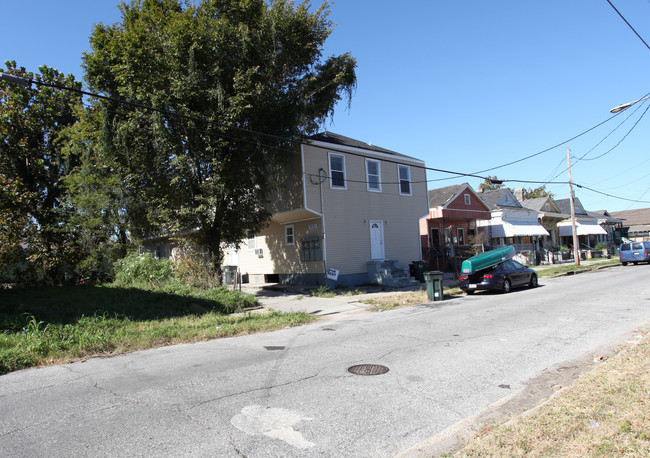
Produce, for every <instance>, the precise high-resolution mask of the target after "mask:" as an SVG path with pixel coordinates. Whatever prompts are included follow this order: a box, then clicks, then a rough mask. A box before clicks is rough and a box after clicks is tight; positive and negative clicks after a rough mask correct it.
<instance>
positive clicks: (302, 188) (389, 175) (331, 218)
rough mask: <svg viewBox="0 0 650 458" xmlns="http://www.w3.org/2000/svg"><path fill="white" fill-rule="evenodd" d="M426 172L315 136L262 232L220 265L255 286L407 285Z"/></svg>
mask: <svg viewBox="0 0 650 458" xmlns="http://www.w3.org/2000/svg"><path fill="white" fill-rule="evenodd" d="M424 165H425V164H424V162H423V161H421V160H419V159H416V158H413V157H410V156H405V155H403V154H399V153H396V152H394V151H390V150H387V149H385V148H380V147H377V146H374V145H371V144H368V143H364V142H361V141H358V140H354V139H352V138H348V137H344V136H341V135H337V134H334V133H331V132H325V133H322V134H319V135H316V136H313V137H311V138H310V139H309V140H308V141H305V142H304V143H303V144H302V146H301V148H300V151H297V152H296V153H295V154H294V156H293V160H292V162H291V164H288V165H287V177H286V186H283V189H282V191H281V192H280V193H278V195H277V196H275V197H274V199H273V202H272V208H271V210H272V217H271V219H270V221H269V223H268V225H267V227H266V228H265V229H263V230H262V231H261V232H259V233H257V234H250V235H249V237H248V238H247V239H246V240H244V241H243V242H242V244H240V245H239V246H232V247H229V251H228V253H227V255H226V259H225V261H224V264H225V265H230V266H236V267H237V268H238V269H239V271H240V272H241V273H242V274H243V276H244V278H245V279H247V280H248V281H249V282H252V283H260V282H280V283H306V284H321V285H322V284H328V285H330V286H335V285H359V284H364V283H381V284H388V285H401V284H404V282H406V281H408V278H407V277H408V274H407V272H408V266H409V264H410V263H412V262H413V261H419V260H421V259H422V257H421V248H420V237H419V230H418V220H419V219H420V218H421V217H422V215H424V214H426V213H427V211H428V206H427V193H426V176H425V169H424ZM405 277H406V278H405Z"/></svg>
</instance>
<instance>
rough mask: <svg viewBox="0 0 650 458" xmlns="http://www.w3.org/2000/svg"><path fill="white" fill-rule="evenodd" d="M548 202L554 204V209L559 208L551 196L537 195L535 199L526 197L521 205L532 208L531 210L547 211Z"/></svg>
mask: <svg viewBox="0 0 650 458" xmlns="http://www.w3.org/2000/svg"><path fill="white" fill-rule="evenodd" d="M547 202H550V203H551V204H552V208H553V209H557V206H556V205H555V204H553V201H552V200H551V198H550V197H536V198H534V199H524V200H522V201H521V206H522V207H526V208H530V209H531V210H537V211H546V203H547ZM551 211H553V210H551ZM554 213H556V212H554Z"/></svg>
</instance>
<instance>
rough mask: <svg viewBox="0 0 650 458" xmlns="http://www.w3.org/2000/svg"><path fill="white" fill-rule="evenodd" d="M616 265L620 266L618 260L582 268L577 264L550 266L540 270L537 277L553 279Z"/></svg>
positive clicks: (582, 266)
mask: <svg viewBox="0 0 650 458" xmlns="http://www.w3.org/2000/svg"><path fill="white" fill-rule="evenodd" d="M616 264H620V262H619V260H618V259H608V260H604V261H601V262H596V263H594V264H589V265H580V266H576V265H575V264H561V265H553V266H549V267H548V268H545V269H540V270H538V271H537V276H539V277H553V276H555V275H560V274H563V273H567V272H575V271H577V270H580V271H584V270H596V269H600V268H601V267H605V266H612V265H616Z"/></svg>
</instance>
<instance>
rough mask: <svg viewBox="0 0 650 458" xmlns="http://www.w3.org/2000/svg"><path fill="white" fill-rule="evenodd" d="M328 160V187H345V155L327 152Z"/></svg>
mask: <svg viewBox="0 0 650 458" xmlns="http://www.w3.org/2000/svg"><path fill="white" fill-rule="evenodd" d="M329 161H330V188H338V189H346V183H345V156H344V155H342V154H336V153H329Z"/></svg>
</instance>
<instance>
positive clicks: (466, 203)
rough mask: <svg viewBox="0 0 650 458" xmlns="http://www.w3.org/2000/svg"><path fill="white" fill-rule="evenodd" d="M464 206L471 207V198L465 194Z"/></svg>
mask: <svg viewBox="0 0 650 458" xmlns="http://www.w3.org/2000/svg"><path fill="white" fill-rule="evenodd" d="M465 205H472V198H471V197H470V195H469V194H465Z"/></svg>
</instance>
